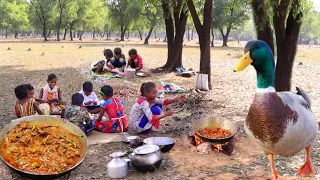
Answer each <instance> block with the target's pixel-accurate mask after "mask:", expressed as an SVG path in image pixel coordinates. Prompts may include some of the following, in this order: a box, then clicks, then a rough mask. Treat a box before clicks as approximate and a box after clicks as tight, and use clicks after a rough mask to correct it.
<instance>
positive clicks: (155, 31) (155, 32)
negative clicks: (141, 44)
mask: <svg viewBox="0 0 320 180" xmlns="http://www.w3.org/2000/svg"><path fill="white" fill-rule="evenodd" d="M153 32H154V38H155V39H157V30H156V29H154V31H153Z"/></svg>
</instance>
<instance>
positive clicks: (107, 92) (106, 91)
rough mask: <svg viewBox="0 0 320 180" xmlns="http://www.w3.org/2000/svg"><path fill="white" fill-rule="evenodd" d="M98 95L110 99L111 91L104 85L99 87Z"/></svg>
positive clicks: (110, 88)
mask: <svg viewBox="0 0 320 180" xmlns="http://www.w3.org/2000/svg"><path fill="white" fill-rule="evenodd" d="M100 94H102V95H105V96H109V97H112V96H113V89H112V87H111V86H109V85H104V86H102V87H101V90H100Z"/></svg>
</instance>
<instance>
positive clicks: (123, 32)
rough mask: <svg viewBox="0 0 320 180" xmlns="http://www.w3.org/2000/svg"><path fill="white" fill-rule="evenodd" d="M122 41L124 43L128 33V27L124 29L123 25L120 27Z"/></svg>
mask: <svg viewBox="0 0 320 180" xmlns="http://www.w3.org/2000/svg"><path fill="white" fill-rule="evenodd" d="M120 31H121V32H120V41H124V35H125V33H126V31H127V27H124V25H123V24H121V25H120Z"/></svg>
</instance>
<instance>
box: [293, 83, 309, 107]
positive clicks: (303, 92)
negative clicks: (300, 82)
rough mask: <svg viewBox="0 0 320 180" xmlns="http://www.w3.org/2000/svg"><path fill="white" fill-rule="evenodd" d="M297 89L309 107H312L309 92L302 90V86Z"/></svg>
mask: <svg viewBox="0 0 320 180" xmlns="http://www.w3.org/2000/svg"><path fill="white" fill-rule="evenodd" d="M296 89H297V94H298V95H300V96H302V97H303V99H305V100H306V102H307V107H308V108H309V109H310V108H311V101H310V98H309V96H308V94H307V93H306V92H305V91H304V90H302V89H301V88H298V87H296Z"/></svg>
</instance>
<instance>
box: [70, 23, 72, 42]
mask: <svg viewBox="0 0 320 180" xmlns="http://www.w3.org/2000/svg"><path fill="white" fill-rule="evenodd" d="M70 41H73V34H72V26H70Z"/></svg>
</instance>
